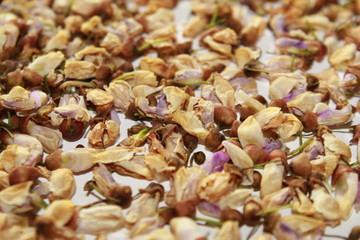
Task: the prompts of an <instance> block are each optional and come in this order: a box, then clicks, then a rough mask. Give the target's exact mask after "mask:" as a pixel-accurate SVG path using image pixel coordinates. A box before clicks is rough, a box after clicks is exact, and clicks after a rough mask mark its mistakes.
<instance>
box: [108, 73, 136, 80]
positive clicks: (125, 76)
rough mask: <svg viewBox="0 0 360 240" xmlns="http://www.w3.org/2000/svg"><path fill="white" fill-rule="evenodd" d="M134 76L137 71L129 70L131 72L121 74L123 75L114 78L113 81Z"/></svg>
mask: <svg viewBox="0 0 360 240" xmlns="http://www.w3.org/2000/svg"><path fill="white" fill-rule="evenodd" d="M133 76H135V72H129V73H125V74H123V75H121V76H119V77H117V78H114V79H113V80H111V81H112V82H113V81H117V80H123V79H126V78H128V77H133Z"/></svg>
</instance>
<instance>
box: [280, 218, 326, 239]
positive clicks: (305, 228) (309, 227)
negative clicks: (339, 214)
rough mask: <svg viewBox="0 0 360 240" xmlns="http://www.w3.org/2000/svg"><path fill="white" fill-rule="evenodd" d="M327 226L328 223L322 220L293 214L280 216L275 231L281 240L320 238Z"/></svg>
mask: <svg viewBox="0 0 360 240" xmlns="http://www.w3.org/2000/svg"><path fill="white" fill-rule="evenodd" d="M325 227H326V224H325V223H324V222H323V221H321V220H317V219H314V218H310V217H305V216H302V215H298V214H291V215H289V216H285V217H282V218H280V220H279V221H278V223H277V224H276V227H275V230H274V232H273V233H274V235H275V237H276V238H277V239H279V240H287V239H320V237H321V235H322V233H324V231H325Z"/></svg>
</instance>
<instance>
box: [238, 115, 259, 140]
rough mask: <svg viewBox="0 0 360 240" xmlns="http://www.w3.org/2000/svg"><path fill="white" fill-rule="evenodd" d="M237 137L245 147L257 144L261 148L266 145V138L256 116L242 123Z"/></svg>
mask: <svg viewBox="0 0 360 240" xmlns="http://www.w3.org/2000/svg"><path fill="white" fill-rule="evenodd" d="M237 135H238V138H239V141H240V143H241V146H243V147H245V146H246V145H248V144H256V145H258V146H260V147H263V146H264V145H265V138H264V135H263V133H262V131H261V127H260V125H259V123H258V122H257V121H256V119H255V117H254V116H250V117H248V118H246V120H245V121H244V122H243V123H241V125H240V126H239V128H238V129H237Z"/></svg>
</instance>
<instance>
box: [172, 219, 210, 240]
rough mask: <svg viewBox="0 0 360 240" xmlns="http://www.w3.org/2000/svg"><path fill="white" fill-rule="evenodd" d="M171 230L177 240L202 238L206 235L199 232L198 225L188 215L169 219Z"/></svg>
mask: <svg viewBox="0 0 360 240" xmlns="http://www.w3.org/2000/svg"><path fill="white" fill-rule="evenodd" d="M170 228H171V231H172V232H173V233H174V235H175V237H176V239H178V240H195V239H196V240H203V239H206V235H205V234H204V233H202V232H201V230H200V228H199V226H198V225H197V224H196V223H195V222H194V220H192V219H191V218H188V217H176V218H173V219H171V221H170Z"/></svg>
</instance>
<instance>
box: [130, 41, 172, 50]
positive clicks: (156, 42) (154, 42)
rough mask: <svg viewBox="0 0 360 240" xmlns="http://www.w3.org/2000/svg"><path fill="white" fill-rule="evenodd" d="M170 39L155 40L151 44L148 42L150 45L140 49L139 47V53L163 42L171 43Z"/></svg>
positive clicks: (145, 44) (144, 45)
mask: <svg viewBox="0 0 360 240" xmlns="http://www.w3.org/2000/svg"><path fill="white" fill-rule="evenodd" d="M169 40H170V39H169V38H159V39H155V40H153V41H151V42H148V43H144V44H143V45H141V46H140V47H138V49H137V50H138V51H139V52H142V51H144V50H145V49H148V48H149V47H150V46H151V45H154V44H158V43H162V42H167V41H169Z"/></svg>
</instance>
